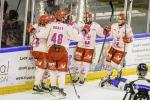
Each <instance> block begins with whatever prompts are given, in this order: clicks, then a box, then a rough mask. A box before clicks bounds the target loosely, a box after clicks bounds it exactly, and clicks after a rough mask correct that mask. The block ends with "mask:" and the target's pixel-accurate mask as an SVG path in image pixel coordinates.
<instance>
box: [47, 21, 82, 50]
mask: <svg viewBox="0 0 150 100" xmlns="http://www.w3.org/2000/svg"><path fill="white" fill-rule="evenodd" d="M70 40H75V41H82V37H81V36H80V34H78V31H77V30H76V29H74V28H73V27H72V26H70V25H67V24H64V23H61V22H52V23H51V24H50V32H49V36H48V41H47V46H48V47H50V46H52V45H53V44H57V45H61V46H64V47H66V48H69V43H70Z"/></svg>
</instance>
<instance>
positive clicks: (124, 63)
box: [118, 0, 133, 78]
mask: <svg viewBox="0 0 150 100" xmlns="http://www.w3.org/2000/svg"><path fill="white" fill-rule="evenodd" d="M132 2H133V1H132V0H129V5H131V3H132ZM127 4H128V3H127ZM130 7H131V6H130ZM127 11H128V5H127V8H126V9H125V13H126V20H125V36H126V35H127V29H126V28H127V25H126V24H127V19H128V13H127ZM125 52H126V43H124V53H125ZM125 66H126V61H125V57H124V59H123V65H122V68H121V71H120V73H119V75H118V78H120V77H121V76H122V69H123V68H124V67H125Z"/></svg>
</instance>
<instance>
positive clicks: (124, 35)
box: [101, 12, 133, 85]
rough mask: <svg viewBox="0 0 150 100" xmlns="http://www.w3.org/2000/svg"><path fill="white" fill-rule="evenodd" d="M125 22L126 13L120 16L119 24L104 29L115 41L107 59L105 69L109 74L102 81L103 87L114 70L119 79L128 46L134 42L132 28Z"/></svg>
mask: <svg viewBox="0 0 150 100" xmlns="http://www.w3.org/2000/svg"><path fill="white" fill-rule="evenodd" d="M125 21H126V16H125V13H123V12H121V13H120V14H119V16H118V23H114V24H112V25H111V27H109V26H108V27H106V28H105V29H104V34H105V35H107V36H110V37H112V38H113V40H112V46H111V48H110V49H109V51H108V55H107V57H106V66H105V69H106V70H107V72H108V77H106V78H104V79H102V81H101V85H103V81H104V82H105V81H106V80H107V79H108V78H109V77H110V76H111V75H112V71H113V69H116V70H117V71H118V76H117V77H120V74H121V65H120V63H121V61H122V59H123V58H124V57H125V55H126V53H127V47H128V45H129V44H130V43H131V42H132V41H133V32H132V28H131V26H130V25H128V24H126V23H125Z"/></svg>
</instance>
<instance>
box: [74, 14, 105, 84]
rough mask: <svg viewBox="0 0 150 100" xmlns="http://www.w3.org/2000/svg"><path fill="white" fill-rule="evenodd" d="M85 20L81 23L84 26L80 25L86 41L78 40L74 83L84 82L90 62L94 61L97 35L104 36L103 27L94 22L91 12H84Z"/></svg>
mask: <svg viewBox="0 0 150 100" xmlns="http://www.w3.org/2000/svg"><path fill="white" fill-rule="evenodd" d="M83 21H84V24H83V23H81V25H82V24H83V28H82V27H79V28H82V29H79V31H80V34H81V35H82V37H83V40H84V42H78V45H77V48H76V51H75V56H74V60H75V78H74V80H73V82H74V83H77V82H79V84H81V85H83V84H84V82H85V79H86V76H87V72H88V70H89V67H90V64H91V63H92V58H93V55H94V52H95V51H94V49H95V45H96V42H95V41H96V35H99V36H102V34H103V28H102V27H101V26H100V25H99V24H98V23H96V22H93V17H92V13H91V12H85V13H84V18H83ZM81 25H80V26H81Z"/></svg>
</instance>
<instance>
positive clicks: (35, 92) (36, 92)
mask: <svg viewBox="0 0 150 100" xmlns="http://www.w3.org/2000/svg"><path fill="white" fill-rule="evenodd" d="M32 94H41V95H42V94H44V92H38V91H33V92H32Z"/></svg>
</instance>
